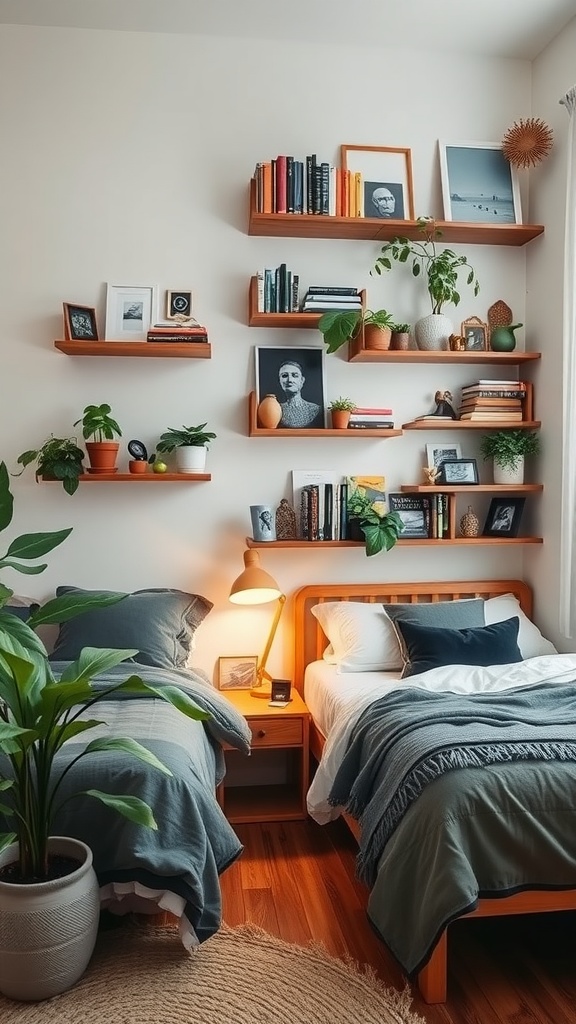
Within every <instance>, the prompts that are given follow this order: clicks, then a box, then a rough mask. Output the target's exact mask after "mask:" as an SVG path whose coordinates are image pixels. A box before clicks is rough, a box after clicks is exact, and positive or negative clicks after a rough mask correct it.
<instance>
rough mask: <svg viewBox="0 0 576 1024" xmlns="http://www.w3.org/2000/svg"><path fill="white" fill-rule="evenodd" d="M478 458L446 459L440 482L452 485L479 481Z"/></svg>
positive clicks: (441, 469) (443, 463)
mask: <svg viewBox="0 0 576 1024" xmlns="http://www.w3.org/2000/svg"><path fill="white" fill-rule="evenodd" d="M479 482H480V480H479V477H478V465H477V463H476V459H444V461H443V462H442V464H441V466H440V478H439V481H438V483H440V484H449V485H450V486H455V485H460V484H477V483H479Z"/></svg>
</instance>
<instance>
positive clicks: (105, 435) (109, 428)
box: [74, 403, 122, 442]
mask: <svg viewBox="0 0 576 1024" xmlns="http://www.w3.org/2000/svg"><path fill="white" fill-rule="evenodd" d="M111 412H112V409H111V408H110V406H109V405H106V403H104V404H103V405H87V406H86V408H85V409H84V413H83V415H82V418H81V419H79V420H76V422H75V424H74V426H75V427H77V426H78V424H79V423H81V424H82V436H83V438H84V440H85V441H86V440H88V438H89V437H93V438H94V440H95V441H97V442H102V441H113V440H114V438H115V437H122V431H121V430H120V427H119V426H118V424H117V422H116V420H115V419H113V418H112V416H111V415H110V413H111Z"/></svg>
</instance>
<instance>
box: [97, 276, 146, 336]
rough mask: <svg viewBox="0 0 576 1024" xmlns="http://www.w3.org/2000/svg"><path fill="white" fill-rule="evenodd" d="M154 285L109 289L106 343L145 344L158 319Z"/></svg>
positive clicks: (108, 286) (122, 286) (114, 286)
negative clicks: (151, 328) (139, 342)
mask: <svg viewBox="0 0 576 1024" xmlns="http://www.w3.org/2000/svg"><path fill="white" fill-rule="evenodd" d="M157 302H158V300H157V289H156V287H155V286H154V285H146V286H141V287H139V286H135V287H132V286H130V285H117V284H108V285H107V286H106V332H105V334H106V339H105V340H106V341H146V334H147V333H148V330H149V328H150V324H151V323H153V322H154V321H155V320H156V319H157V316H158V312H157Z"/></svg>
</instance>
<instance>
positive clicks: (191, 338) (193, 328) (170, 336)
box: [146, 320, 208, 345]
mask: <svg viewBox="0 0 576 1024" xmlns="http://www.w3.org/2000/svg"><path fill="white" fill-rule="evenodd" d="M146 341H154V342H159V341H162V342H166V343H167V344H172V345H174V344H181V343H182V342H184V341H187V342H193V343H198V342H201V343H202V344H206V342H207V341H208V331H207V329H206V327H203V326H202V324H199V323H198V321H197V320H189V321H186V322H185V323H183V322H182V321H180V320H174V321H172V322H171V321H166V320H164V321H162V322H161V323H158V324H151V326H150V328H149V330H148V333H147V335H146Z"/></svg>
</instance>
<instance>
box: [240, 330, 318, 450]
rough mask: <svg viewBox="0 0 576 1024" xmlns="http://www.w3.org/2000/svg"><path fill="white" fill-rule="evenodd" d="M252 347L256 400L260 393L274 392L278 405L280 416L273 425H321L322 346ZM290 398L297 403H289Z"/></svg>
mask: <svg viewBox="0 0 576 1024" xmlns="http://www.w3.org/2000/svg"><path fill="white" fill-rule="evenodd" d="M254 351H255V364H256V365H255V374H256V401H257V402H258V404H259V403H260V402H261V401H262V399H263V397H264V395H276V398H277V399H278V401H279V402H280V405H281V406H282V419H281V420H280V423H279V424H278V427H277V428H276V429H278V430H283V429H287V430H290V429H294V430H299V429H304V430H308V429H317V428H321V429H323V428H325V427H326V406H327V402H326V381H325V375H324V354H325V350H324V348H319V347H318V346H316V347H312V346H310V347H306V346H304V345H293V346H292V347H291V348H278V347H276V346H266V345H264V346H261V345H260V346H259V345H257V346H256V348H255V350H254ZM302 381H303V383H302ZM293 398H295V399H297V400H298V404H296V403H293V404H292V403H291V400H292V399H293Z"/></svg>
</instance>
